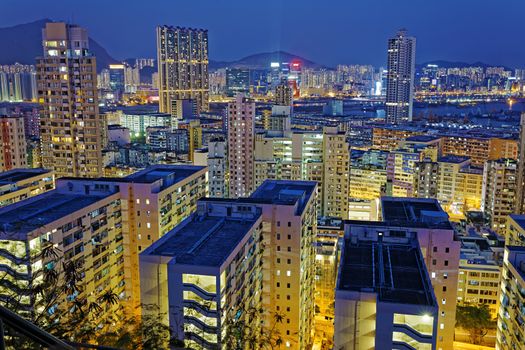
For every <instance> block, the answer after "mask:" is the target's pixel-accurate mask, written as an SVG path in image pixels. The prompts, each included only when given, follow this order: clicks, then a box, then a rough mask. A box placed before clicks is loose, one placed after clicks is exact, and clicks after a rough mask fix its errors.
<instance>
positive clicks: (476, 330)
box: [456, 304, 496, 344]
mask: <svg viewBox="0 0 525 350" xmlns="http://www.w3.org/2000/svg"><path fill="white" fill-rule="evenodd" d="M456 326H458V327H461V328H463V329H464V330H466V331H467V332H468V333H469V336H470V341H471V343H472V344H481V343H482V341H483V337H485V335H487V333H488V331H489V330H491V329H494V328H495V327H496V322H495V321H494V320H493V319H492V317H491V315H490V309H489V307H488V306H487V305H486V304H479V305H466V306H459V305H458V306H457V309H456Z"/></svg>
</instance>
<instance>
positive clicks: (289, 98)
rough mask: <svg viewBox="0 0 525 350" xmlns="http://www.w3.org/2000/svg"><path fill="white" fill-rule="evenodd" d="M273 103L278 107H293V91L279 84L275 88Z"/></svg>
mask: <svg viewBox="0 0 525 350" xmlns="http://www.w3.org/2000/svg"><path fill="white" fill-rule="evenodd" d="M274 103H275V104H276V105H278V106H292V105H293V90H292V88H291V87H290V86H288V85H287V84H279V85H277V86H276V87H275V97H274Z"/></svg>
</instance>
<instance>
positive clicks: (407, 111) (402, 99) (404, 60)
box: [386, 30, 416, 124]
mask: <svg viewBox="0 0 525 350" xmlns="http://www.w3.org/2000/svg"><path fill="white" fill-rule="evenodd" d="M415 65H416V38H414V37H409V36H407V33H406V31H405V30H400V31H399V32H398V33H397V35H396V36H395V37H394V38H391V39H389V40H388V62H387V70H388V72H387V87H386V122H387V123H391V124H397V123H401V122H406V121H412V103H413V99H414V75H415V71H416V68H415Z"/></svg>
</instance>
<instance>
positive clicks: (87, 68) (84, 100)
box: [37, 22, 104, 177]
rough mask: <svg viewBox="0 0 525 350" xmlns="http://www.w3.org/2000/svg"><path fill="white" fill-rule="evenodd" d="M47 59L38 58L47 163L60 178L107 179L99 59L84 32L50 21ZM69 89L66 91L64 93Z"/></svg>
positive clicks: (46, 32) (46, 33)
mask: <svg viewBox="0 0 525 350" xmlns="http://www.w3.org/2000/svg"><path fill="white" fill-rule="evenodd" d="M43 45H44V56H43V57H40V58H38V59H37V82H38V96H39V102H40V103H41V104H42V107H43V108H42V112H41V117H40V120H41V129H40V130H41V144H42V165H43V167H44V168H46V169H53V170H54V172H55V175H56V176H57V177H62V176H80V177H97V176H100V175H102V167H103V164H102V145H103V137H102V133H101V130H102V129H103V127H104V123H103V118H102V117H101V116H100V115H99V112H98V97H97V95H98V92H97V84H96V81H97V77H96V74H97V69H96V59H95V57H94V56H93V55H92V54H91V53H90V52H89V46H88V45H89V44H88V34H87V31H86V30H85V29H84V28H81V27H79V26H77V25H72V24H66V23H60V22H57V23H47V24H46V28H45V29H44V31H43ZM64 87H66V89H65V90H64Z"/></svg>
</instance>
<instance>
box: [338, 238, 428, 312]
mask: <svg viewBox="0 0 525 350" xmlns="http://www.w3.org/2000/svg"><path fill="white" fill-rule="evenodd" d="M340 264H341V266H340V275H339V280H338V286H337V288H338V289H339V290H349V291H357V292H368V293H377V295H378V300H380V301H383V302H392V303H401V304H417V305H426V306H435V304H436V302H435V298H434V295H433V293H432V287H431V285H430V281H429V280H428V276H427V274H426V272H425V269H426V268H425V264H424V262H423V261H422V257H421V253H420V252H419V247H418V246H417V245H409V244H392V243H382V242H372V241H359V242H357V243H351V242H350V240H345V242H344V248H343V256H342V259H341V263H340Z"/></svg>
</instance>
